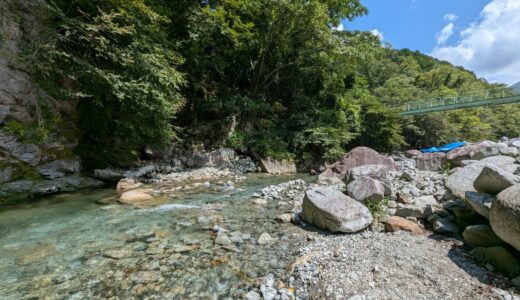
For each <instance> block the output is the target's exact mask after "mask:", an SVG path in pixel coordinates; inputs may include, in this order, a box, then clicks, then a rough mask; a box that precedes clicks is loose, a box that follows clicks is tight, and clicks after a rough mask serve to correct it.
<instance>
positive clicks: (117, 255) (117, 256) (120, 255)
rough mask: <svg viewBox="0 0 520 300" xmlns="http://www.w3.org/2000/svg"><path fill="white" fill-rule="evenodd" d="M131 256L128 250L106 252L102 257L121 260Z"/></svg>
mask: <svg viewBox="0 0 520 300" xmlns="http://www.w3.org/2000/svg"><path fill="white" fill-rule="evenodd" d="M132 254H133V253H132V251H128V250H107V251H105V252H104V253H103V256H104V257H108V258H112V259H121V258H125V257H131V256H132Z"/></svg>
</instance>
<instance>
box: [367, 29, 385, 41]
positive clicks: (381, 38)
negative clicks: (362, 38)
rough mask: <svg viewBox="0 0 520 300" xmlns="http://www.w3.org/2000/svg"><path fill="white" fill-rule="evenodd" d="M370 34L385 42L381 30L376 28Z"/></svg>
mask: <svg viewBox="0 0 520 300" xmlns="http://www.w3.org/2000/svg"><path fill="white" fill-rule="evenodd" d="M370 32H371V33H372V34H373V35H375V36H377V37H378V38H379V39H380V40H383V39H384V38H385V37H384V35H383V33H382V32H381V31H379V29H377V28H374V29H372V30H370Z"/></svg>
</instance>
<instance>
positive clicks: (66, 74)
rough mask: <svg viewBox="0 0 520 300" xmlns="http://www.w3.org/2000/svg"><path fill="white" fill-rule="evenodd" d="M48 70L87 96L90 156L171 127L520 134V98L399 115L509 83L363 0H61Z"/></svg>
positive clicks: (249, 139)
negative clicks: (478, 71) (403, 44)
mask: <svg viewBox="0 0 520 300" xmlns="http://www.w3.org/2000/svg"><path fill="white" fill-rule="evenodd" d="M46 3H47V6H46V9H47V13H48V15H49V17H48V26H49V30H48V32H49V37H48V38H46V39H44V41H43V42H41V44H39V45H37V46H38V47H39V48H41V51H39V52H38V53H39V55H38V56H37V57H36V58H35V60H34V61H36V62H37V63H36V64H35V68H34V69H35V70H34V72H35V75H36V76H37V78H38V79H39V80H40V82H41V85H42V86H43V87H44V88H45V89H46V91H47V92H48V93H49V94H50V95H51V96H53V97H55V98H56V99H60V101H68V100H75V101H78V103H79V104H78V109H77V116H75V118H76V122H77V128H78V133H77V136H78V140H79V147H78V148H77V152H78V154H79V155H80V156H81V157H82V159H83V162H84V164H85V166H86V167H87V168H89V167H90V168H94V167H101V166H106V165H115V164H122V163H127V162H130V161H132V160H133V159H136V158H138V156H139V151H141V150H142V149H143V148H144V147H156V148H161V147H164V146H166V145H168V144H169V143H171V142H172V141H176V142H180V143H196V142H202V143H204V145H205V146H206V147H214V146H219V145H227V146H231V147H234V148H236V149H237V150H239V151H241V152H254V153H257V154H259V155H262V156H271V157H274V158H286V157H293V158H296V159H298V160H300V161H316V160H317V161H333V160H335V159H337V158H338V157H339V156H341V155H342V154H343V153H345V152H346V151H347V150H348V149H350V148H352V147H354V146H358V145H365V146H369V147H372V148H374V149H377V150H380V151H387V152H390V151H393V150H396V149H400V148H403V147H422V146H429V145H436V144H441V143H445V142H449V141H454V140H468V141H476V140H480V139H496V138H498V137H500V136H502V135H509V136H519V135H520V126H519V125H520V124H517V123H520V109H518V108H517V107H515V106H512V105H505V106H498V107H493V108H478V109H468V110H464V111H456V112H448V113H433V114H428V115H423V116H417V117H406V118H403V117H400V116H399V115H398V112H399V110H398V109H396V108H392V107H395V106H398V105H401V104H404V103H407V102H411V101H417V100H421V99H428V98H432V97H442V96H456V95H460V94H464V93H467V92H471V91H478V90H485V89H490V88H493V87H500V86H501V85H497V84H489V83H487V82H486V81H485V80H483V79H479V78H477V77H476V76H475V74H473V73H472V72H470V71H467V70H465V69H463V68H461V67H454V66H452V65H450V64H449V63H447V62H442V61H439V60H436V59H434V58H431V57H429V56H427V55H424V54H421V53H419V52H413V51H410V50H407V49H404V50H396V49H393V48H392V47H391V46H390V45H389V44H382V43H381V41H380V40H379V39H378V37H376V36H374V35H373V34H371V33H369V32H354V31H337V30H335V26H337V25H338V24H339V23H340V22H341V20H344V19H346V20H353V19H354V18H356V17H358V16H361V15H364V14H366V13H368V11H367V9H366V8H365V7H364V6H363V5H362V3H361V2H360V1H359V0H342V1H338V0H255V1H250V0H218V1H217V0H210V1H207V0H205V1H200V0H199V1H195V0H175V1H173V0H170V1H169V0H74V1H73V0H54V1H53V0H48V1H47V2H46Z"/></svg>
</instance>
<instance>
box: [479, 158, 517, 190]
mask: <svg viewBox="0 0 520 300" xmlns="http://www.w3.org/2000/svg"><path fill="white" fill-rule="evenodd" d="M517 182H518V177H517V176H515V175H513V174H510V173H508V172H506V171H505V170H504V169H502V168H501V167H498V166H495V165H486V166H485V167H484V168H483V169H482V171H481V172H480V175H479V176H478V177H477V178H476V179H475V181H474V182H473V186H474V187H475V190H477V192H481V193H490V194H498V193H500V192H501V191H503V190H505V189H507V188H508V187H510V186H512V185H514V184H515V183H517Z"/></svg>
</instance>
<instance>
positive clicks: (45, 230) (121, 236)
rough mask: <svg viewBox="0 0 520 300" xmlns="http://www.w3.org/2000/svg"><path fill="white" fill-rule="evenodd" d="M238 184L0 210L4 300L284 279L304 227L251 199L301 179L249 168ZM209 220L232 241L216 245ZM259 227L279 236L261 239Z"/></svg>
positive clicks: (227, 292) (241, 285)
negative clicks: (145, 202)
mask: <svg viewBox="0 0 520 300" xmlns="http://www.w3.org/2000/svg"><path fill="white" fill-rule="evenodd" d="M246 177H247V178H246V180H244V181H243V182H241V183H237V184H236V186H235V187H234V188H232V187H229V186H225V185H216V184H212V185H211V186H210V187H203V186H198V187H196V188H193V189H190V190H188V191H182V192H180V191H176V192H164V191H171V190H172V189H171V188H172V187H171V186H168V184H161V185H151V186H150V187H152V188H153V189H155V190H158V191H163V195H165V202H164V203H162V204H161V205H159V206H155V207H149V208H140V209H137V208H133V207H131V206H125V205H120V204H117V203H115V202H111V201H107V200H106V199H107V198H108V199H110V197H113V196H115V191H114V190H113V189H105V190H96V191H89V192H85V191H84V192H81V193H73V194H61V195H56V196H52V197H48V198H45V199H40V200H38V201H34V202H28V203H23V204H19V205H17V206H12V207H8V208H4V209H3V210H1V211H0V299H5V300H11V299H13V300H14V299H16V300H18V299H193V298H197V299H225V298H230V297H231V298H235V297H238V296H240V295H243V294H244V293H245V292H247V291H248V290H249V289H250V287H251V286H252V285H253V284H255V283H258V281H259V280H260V278H261V277H263V276H265V275H267V274H268V273H273V274H274V275H275V277H277V278H281V277H283V276H284V274H285V273H286V272H285V270H286V268H287V266H288V265H289V264H290V262H291V260H292V259H293V258H294V257H293V254H294V251H295V250H296V249H295V248H296V247H297V244H298V243H299V242H301V241H302V239H304V234H305V232H304V231H303V230H302V229H301V228H299V227H297V226H294V225H291V224H282V223H278V222H277V221H276V220H275V218H276V216H277V215H279V214H281V213H283V212H284V211H283V209H282V210H281V209H280V207H277V205H276V204H269V205H255V204H254V203H253V199H252V195H253V194H254V193H258V192H260V190H261V189H262V188H264V187H266V186H269V185H274V184H279V183H282V182H286V181H289V180H293V179H297V178H302V179H305V180H310V177H308V176H306V175H295V176H267V175H264V174H251V175H247V176H246ZM215 225H218V226H220V227H222V228H225V229H226V230H227V231H228V235H229V236H230V237H231V240H232V241H233V243H231V244H229V245H218V244H216V243H215V232H214V230H212V229H213V228H214V226H215ZM264 232H267V233H268V234H270V235H271V236H272V237H273V238H276V241H275V242H273V243H269V244H265V245H260V244H258V243H257V242H256V240H257V238H258V237H259V236H260V235H261V234H262V233H264Z"/></svg>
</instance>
